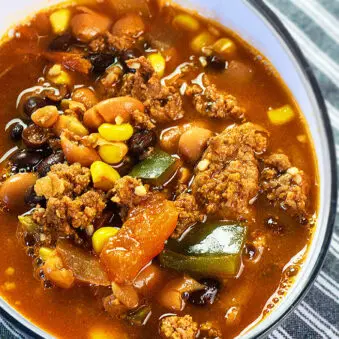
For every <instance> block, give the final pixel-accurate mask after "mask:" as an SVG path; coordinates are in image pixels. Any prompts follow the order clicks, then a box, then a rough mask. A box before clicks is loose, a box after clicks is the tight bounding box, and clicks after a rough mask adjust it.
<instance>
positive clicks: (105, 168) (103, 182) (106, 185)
mask: <svg viewBox="0 0 339 339" xmlns="http://www.w3.org/2000/svg"><path fill="white" fill-rule="evenodd" d="M90 171H91V176H92V181H93V185H94V187H95V188H98V189H102V190H103V191H109V190H110V189H111V188H112V187H113V186H114V183H115V182H116V181H117V180H118V179H119V178H120V175H119V173H118V172H117V171H116V170H115V169H114V168H112V167H111V166H109V165H107V164H105V163H104V162H102V161H95V162H93V164H92V165H91V169H90Z"/></svg>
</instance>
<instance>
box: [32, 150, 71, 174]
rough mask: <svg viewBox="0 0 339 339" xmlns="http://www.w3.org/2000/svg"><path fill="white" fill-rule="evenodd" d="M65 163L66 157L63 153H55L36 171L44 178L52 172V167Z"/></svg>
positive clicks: (42, 162)
mask: <svg viewBox="0 0 339 339" xmlns="http://www.w3.org/2000/svg"><path fill="white" fill-rule="evenodd" d="M64 161H65V157H64V154H63V153H62V152H56V153H53V154H51V155H50V156H49V157H48V158H46V159H44V160H43V161H41V162H40V164H39V165H38V166H37V167H36V171H37V172H38V173H39V175H40V176H41V177H44V176H45V175H47V173H48V172H49V171H50V170H51V166H52V165H55V164H58V163H62V162H64Z"/></svg>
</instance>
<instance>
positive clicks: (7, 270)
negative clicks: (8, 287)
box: [5, 266, 15, 275]
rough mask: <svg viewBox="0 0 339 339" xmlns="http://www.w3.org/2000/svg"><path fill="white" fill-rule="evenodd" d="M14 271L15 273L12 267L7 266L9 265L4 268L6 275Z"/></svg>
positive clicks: (12, 273)
mask: <svg viewBox="0 0 339 339" xmlns="http://www.w3.org/2000/svg"><path fill="white" fill-rule="evenodd" d="M14 273H15V269H14V267H11V266H9V267H7V268H6V270H5V274H6V275H14Z"/></svg>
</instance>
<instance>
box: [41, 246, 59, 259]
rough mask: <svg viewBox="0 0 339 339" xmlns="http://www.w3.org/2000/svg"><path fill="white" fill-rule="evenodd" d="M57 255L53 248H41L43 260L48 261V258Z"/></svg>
mask: <svg viewBox="0 0 339 339" xmlns="http://www.w3.org/2000/svg"><path fill="white" fill-rule="evenodd" d="M54 253H55V250H53V249H52V248H48V247H40V248H39V257H40V258H41V259H42V260H43V261H46V260H47V258H48V257H50V256H51V255H53V254H54Z"/></svg>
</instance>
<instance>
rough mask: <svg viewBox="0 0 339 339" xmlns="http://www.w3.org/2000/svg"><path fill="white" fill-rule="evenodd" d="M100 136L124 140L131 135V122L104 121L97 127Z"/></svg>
mask: <svg viewBox="0 0 339 339" xmlns="http://www.w3.org/2000/svg"><path fill="white" fill-rule="evenodd" d="M98 131H99V134H100V135H101V137H103V138H104V139H106V140H108V141H126V140H128V139H129V138H130V137H131V136H132V135H133V127H132V125H131V124H120V125H113V124H108V123H104V124H102V125H100V127H99V128H98Z"/></svg>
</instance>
